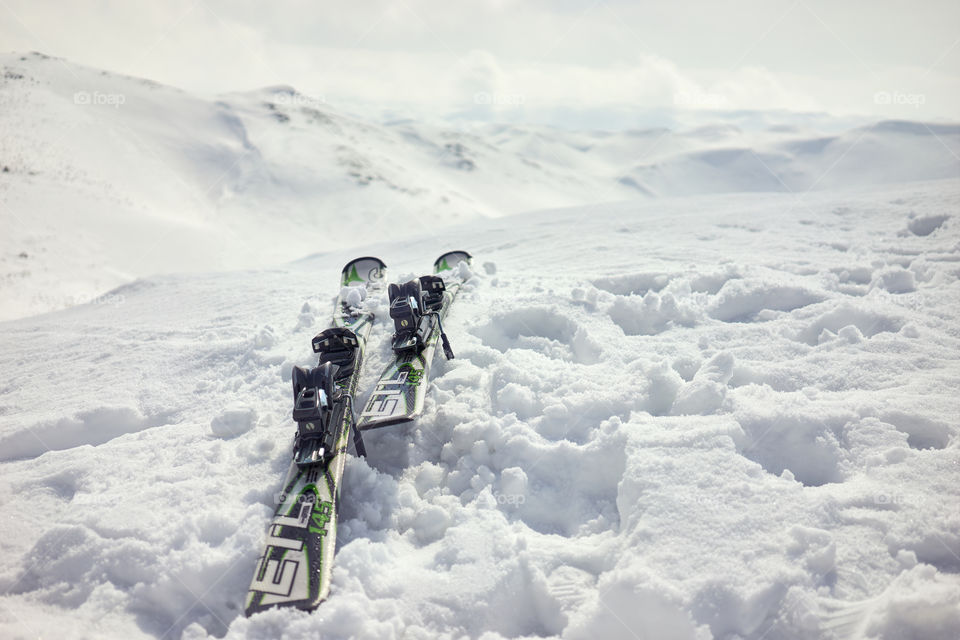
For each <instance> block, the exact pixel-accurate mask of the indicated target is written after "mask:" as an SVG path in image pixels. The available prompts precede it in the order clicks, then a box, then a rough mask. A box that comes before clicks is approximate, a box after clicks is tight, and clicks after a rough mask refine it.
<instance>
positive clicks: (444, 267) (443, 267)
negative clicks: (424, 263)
mask: <svg viewBox="0 0 960 640" xmlns="http://www.w3.org/2000/svg"><path fill="white" fill-rule="evenodd" d="M441 271H450V265H448V264H447V259H446V258H444V259H443V261H442V262H441V263H440V264H438V265H437V273H440V272H441Z"/></svg>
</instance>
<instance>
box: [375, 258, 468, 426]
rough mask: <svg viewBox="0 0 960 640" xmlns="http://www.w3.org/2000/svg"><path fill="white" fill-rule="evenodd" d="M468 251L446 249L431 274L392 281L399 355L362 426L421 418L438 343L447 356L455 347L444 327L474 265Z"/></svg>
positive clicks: (395, 342)
mask: <svg viewBox="0 0 960 640" xmlns="http://www.w3.org/2000/svg"><path fill="white" fill-rule="evenodd" d="M470 260H471V256H470V254H469V253H467V252H466V251H451V252H449V253H445V254H443V255H442V256H440V257H439V258H437V260H436V262H434V265H433V274H434V275H432V276H423V277H421V278H418V279H417V280H412V281H410V282H407V283H404V284H402V285H395V284H392V285H390V290H389V293H390V317H391V318H392V319H393V321H394V325H395V329H396V331H395V333H394V336H393V341H392V347H393V351H394V360H393V362H391V363H390V364H389V365H387V368H386V369H385V370H384V372H383V374H382V375H381V376H380V380H379V381H378V382H377V384H376V386H375V387H374V389H373V392H372V393H371V394H370V398H369V399H368V400H367V403H366V405H365V406H364V408H363V411H362V412H361V413H360V417H359V418H358V421H357V428H358V429H361V430H363V429H375V428H378V427H385V426H388V425H392V424H398V423H401V422H408V421H410V420H414V419H416V418H417V417H418V416H419V415H420V414H421V413H422V412H423V403H424V398H425V397H426V393H427V384H428V382H429V375H430V364H431V362H432V361H433V354H434V352H435V351H436V348H437V343H438V342H442V343H443V349H444V352H445V353H446V355H447V357H448V358H452V357H453V351H452V350H451V349H450V345H449V343H448V342H447V337H446V335H445V334H444V332H443V319H444V318H445V317H446V315H447V312H448V311H449V310H450V305H451V304H452V303H453V300H454V298H455V297H456V295H457V291H458V290H459V289H460V285H461V284H462V283H463V281H464V277H465V274H469V270H466V269H461V268H460V263H466V265H469V264H470Z"/></svg>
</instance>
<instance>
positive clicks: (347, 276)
mask: <svg viewBox="0 0 960 640" xmlns="http://www.w3.org/2000/svg"><path fill="white" fill-rule="evenodd" d="M386 268H387V265H386V263H385V262H384V261H383V260H381V259H380V258H375V257H374V256H363V257H361V258H354V259H353V260H351V261H350V262H348V263H347V264H345V265H343V270H342V271H341V272H340V273H341V278H340V281H341V284H343V285H344V286H347V285H349V284H351V283H353V282H371V281H373V280H379V279H380V278H383V276H384V272H385V271H386Z"/></svg>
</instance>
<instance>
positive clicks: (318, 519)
mask: <svg viewBox="0 0 960 640" xmlns="http://www.w3.org/2000/svg"><path fill="white" fill-rule="evenodd" d="M331 518H333V503H332V502H329V501H327V500H324V501H322V502H321V501H319V500H318V501H317V502H316V503H314V505H313V513H312V514H311V515H310V528H309V531H310V533H318V534H320V535H321V536H325V535H327V525H328V524H329V523H330V519H331Z"/></svg>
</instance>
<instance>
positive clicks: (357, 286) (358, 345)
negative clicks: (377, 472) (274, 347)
mask: <svg viewBox="0 0 960 640" xmlns="http://www.w3.org/2000/svg"><path fill="white" fill-rule="evenodd" d="M385 277H386V265H385V264H384V263H383V262H382V261H380V260H379V259H378V258H371V257H364V258H357V259H356V260H353V261H351V262H349V263H347V265H346V266H345V267H344V268H343V273H342V276H341V280H340V284H341V288H340V294H339V295H338V296H337V301H336V303H335V307H334V313H333V327H332V328H330V329H326V330H324V331H321V332H320V333H319V334H317V336H316V337H314V338H313V341H312V346H313V351H314V352H315V353H317V354H318V355H319V362H318V364H317V366H316V367H314V368H313V369H306V368H301V367H294V369H293V373H292V383H293V397H294V409H293V419H294V420H295V421H296V423H297V434H296V437H295V441H294V447H293V461H292V462H291V463H290V469H289V471H288V472H287V476H286V479H285V480H284V483H283V490H282V491H281V493H280V494H279V495H278V496H277V508H276V511H275V512H274V515H273V520H272V521H271V523H270V527H269V528H268V530H267V542H266V545H265V547H264V550H263V553H262V554H261V555H260V557H259V558H258V559H257V565H256V571H255V572H254V576H253V581H252V582H251V583H250V590H249V592H248V593H247V600H246V607H245V611H246V615H247V616H251V615H253V614H254V613H257V612H260V611H264V610H266V609H269V608H271V607H274V606H291V607H297V608H299V609H306V610H311V609H314V608H316V607H317V605H319V604H320V603H321V602H322V601H323V600H324V599H325V598H326V597H327V594H328V593H329V591H330V581H331V578H332V575H333V554H334V550H335V548H336V536H337V515H338V512H339V506H340V504H339V498H340V479H341V477H342V476H343V467H344V464H345V463H346V459H347V447H348V445H349V441H350V435H351V433H353V434H354V442H355V445H356V450H357V453H358V454H359V455H364V454H365V452H364V449H363V440H362V439H361V438H360V432H359V431H358V430H357V429H355V428H354V415H353V398H354V396H355V394H356V390H357V384H358V383H359V380H360V370H361V367H362V365H363V354H364V348H365V346H366V340H367V336H368V335H369V334H370V329H371V327H372V326H373V321H374V315H373V313H371V312H370V311H366V310H364V309H363V306H362V305H363V300H365V299H366V298H367V297H368V296H371V295H375V294H377V293H379V292H380V291H382V290H383V283H384V279H385Z"/></svg>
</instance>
